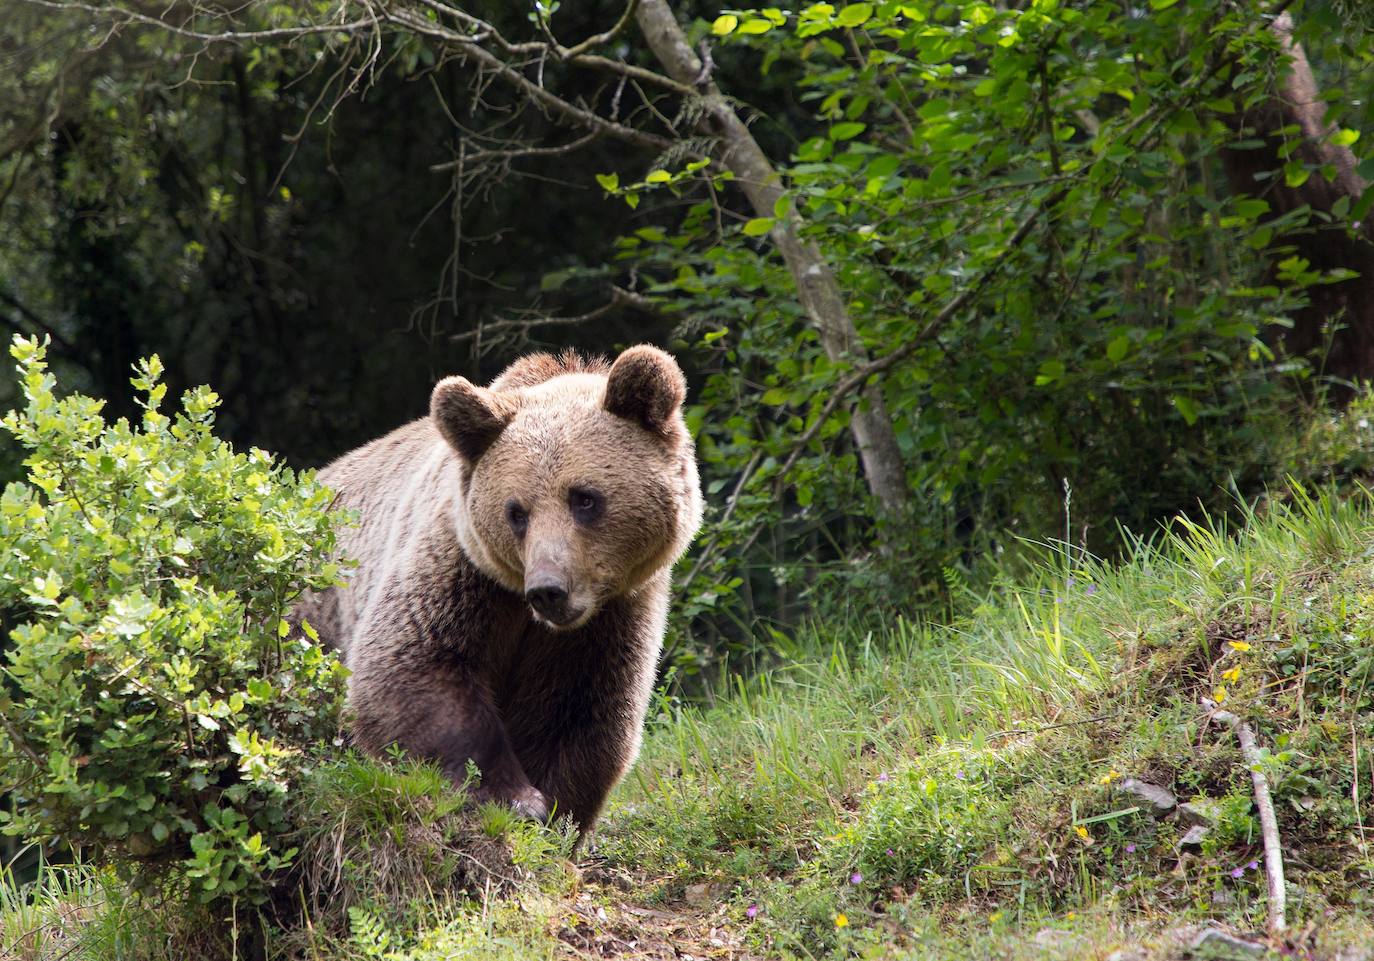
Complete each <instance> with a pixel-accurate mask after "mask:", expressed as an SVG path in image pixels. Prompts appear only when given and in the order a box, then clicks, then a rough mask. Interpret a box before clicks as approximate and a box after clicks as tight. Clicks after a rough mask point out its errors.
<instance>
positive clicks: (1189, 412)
mask: <svg viewBox="0 0 1374 961" xmlns="http://www.w3.org/2000/svg"><path fill="white" fill-rule="evenodd" d="M1169 402H1170V403H1172V404H1173V405H1174V407H1175V408H1176V409H1177V410H1178V412H1179V413H1180V414H1181V415H1183V420H1184V421H1185V422H1186V423H1187V424H1188V426H1189V427H1192V426H1193V425H1194V424H1196V423H1197V418H1198V410H1197V405H1196V404H1194V403H1193V402H1192V400H1190V399H1189V398H1187V397H1184V396H1183V395H1182V394H1175V395H1174V396H1172V397H1170V398H1169Z"/></svg>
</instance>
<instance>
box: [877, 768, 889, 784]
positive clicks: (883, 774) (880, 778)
mask: <svg viewBox="0 0 1374 961" xmlns="http://www.w3.org/2000/svg"><path fill="white" fill-rule="evenodd" d="M878 780H879V781H883V782H886V781H887V780H888V776H887V772H886V771H884V772H883V773H882V774H879V775H878Z"/></svg>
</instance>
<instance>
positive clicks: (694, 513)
mask: <svg viewBox="0 0 1374 961" xmlns="http://www.w3.org/2000/svg"><path fill="white" fill-rule="evenodd" d="M686 389H687V388H686V381H685V379H684V378H683V376H682V371H681V370H680V369H679V368H678V365H677V363H676V362H675V361H674V360H673V358H671V357H669V356H668V355H667V354H665V353H664V352H663V351H661V350H658V349H657V348H655V347H648V346H639V347H631V348H630V349H629V350H626V351H625V352H624V353H622V354H621V355H620V356H619V357H617V358H616V360H615V362H614V363H613V364H610V365H609V366H608V365H607V364H606V363H605V362H604V361H593V362H587V361H583V360H581V359H579V358H577V357H576V356H574V355H571V354H565V355H564V356H563V357H561V358H555V357H552V356H550V355H548V354H536V355H532V356H529V357H525V358H523V359H521V360H519V361H517V362H516V363H515V364H514V365H512V366H511V367H510V368H509V369H507V370H506V372H505V373H503V374H502V375H501V376H500V377H498V378H497V379H496V380H495V381H493V382H492V385H491V386H490V387H488V388H483V387H478V386H476V385H474V384H472V383H471V382H470V381H468V380H465V379H464V378H462V377H447V378H445V379H444V380H442V381H440V382H439V383H438V384H437V385H436V386H435V388H434V393H433V395H432V396H431V398H430V417H431V418H432V419H433V422H434V425H435V426H436V427H437V428H438V429H439V432H440V433H441V434H442V435H443V437H444V439H445V440H446V441H447V442H448V444H449V445H450V446H451V447H452V448H453V450H454V451H455V452H456V453H457V456H458V459H459V462H460V464H461V473H460V477H461V486H462V490H461V491H460V493H459V496H458V497H457V511H458V514H459V516H458V518H457V529H458V536H459V540H460V542H461V544H462V546H463V549H464V551H466V553H467V555H468V557H469V558H471V559H472V561H473V563H474V564H476V565H477V566H478V568H479V569H481V570H482V571H483V572H484V573H486V574H487V575H488V576H490V577H492V578H494V579H495V580H496V581H497V582H498V583H500V584H501V585H503V586H504V587H506V588H508V589H510V590H512V591H516V592H518V593H521V594H523V595H524V597H525V598H526V600H527V601H528V602H529V604H530V607H531V609H532V610H533V612H534V614H535V615H536V616H537V617H538V618H539V620H541V621H542V622H543V623H545V624H547V625H548V626H550V627H553V628H555V629H563V630H566V629H572V628H575V627H580V626H581V625H583V624H585V623H586V622H587V621H588V620H590V619H591V618H592V617H593V616H594V615H595V614H596V612H597V611H598V610H599V609H600V608H601V606H602V605H603V604H605V603H606V601H607V600H609V599H610V598H613V597H618V596H622V595H625V594H629V593H633V592H634V591H636V590H638V589H639V588H640V587H642V586H644V585H645V584H646V583H647V582H648V581H649V580H650V579H651V578H653V577H655V576H656V575H660V574H664V573H666V571H667V569H668V568H669V567H671V565H672V563H673V562H674V561H675V560H676V559H677V558H678V556H679V555H680V554H681V553H682V552H683V551H684V550H686V548H687V545H688V543H689V542H690V541H691V539H692V537H693V536H694V535H695V534H696V531H697V527H698V526H699V524H700V523H701V490H700V485H699V483H698V481H697V466H696V457H695V454H694V450H693V445H692V438H691V436H690V435H689V434H688V432H687V427H686V425H685V424H684V423H683V419H682V402H683V400H684V398H685V397H686Z"/></svg>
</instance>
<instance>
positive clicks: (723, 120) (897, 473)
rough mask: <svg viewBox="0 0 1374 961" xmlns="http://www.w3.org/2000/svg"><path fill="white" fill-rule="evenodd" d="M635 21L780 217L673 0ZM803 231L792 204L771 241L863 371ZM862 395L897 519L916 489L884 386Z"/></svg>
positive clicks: (867, 445)
mask: <svg viewBox="0 0 1374 961" xmlns="http://www.w3.org/2000/svg"><path fill="white" fill-rule="evenodd" d="M635 18H636V19H637V20H638V22H639V29H640V30H641V31H642V32H643V34H644V37H645V39H646V40H647V41H648V43H649V49H651V50H652V51H653V52H654V56H655V57H657V58H658V60H659V62H660V63H661V64H663V67H664V69H665V70H667V72H668V75H669V76H670V77H672V78H673V79H674V80H676V81H677V82H678V83H681V84H687V85H691V86H695V87H697V88H698V89H699V90H701V92H702V96H704V97H705V98H706V99H707V101H708V102H709V103H710V105H711V106H710V112H709V118H710V127H711V132H712V133H714V134H715V135H716V136H718V137H719V138H720V141H721V160H722V161H723V162H724V164H725V165H726V167H727V168H728V169H729V170H730V171H731V172H732V173H733V174H734V175H735V177H736V178H737V180H738V182H739V184H740V186H741V187H743V188H744V193H745V196H746V197H747V198H748V199H749V204H750V206H752V207H753V208H754V212H755V213H756V214H757V216H760V217H774V216H775V215H776V209H777V207H776V205H777V202H778V200H779V199H780V198H782V197H783V196H784V190H783V186H782V179H781V178H780V177H779V176H778V172H777V171H776V170H775V169H774V168H773V165H772V163H771V162H770V161H769V160H768V157H767V156H766V155H765V154H764V152H763V150H762V149H760V147H759V145H758V141H757V140H755V139H754V135H753V134H752V133H750V132H749V128H748V127H747V126H746V125H745V124H744V122H743V121H742V120H740V118H739V116H738V115H737V114H736V113H735V111H734V109H733V108H732V107H731V106H730V105H729V103H727V102H726V100H725V98H724V97H722V96H721V93H720V90H719V89H717V87H716V85H715V83H714V82H712V81H711V80H710V78H709V77H703V76H702V73H703V71H702V65H701V60H700V59H699V58H698V57H697V55H696V54H695V53H694V52H693V51H692V48H691V47H690V46H689V45H688V43H687V37H686V34H684V33H683V31H682V27H681V26H679V25H678V22H677V18H676V17H674V15H673V12H672V10H671V9H669V7H668V4H667V2H666V0H639V6H638V8H637V9H636V11H635ZM801 225H802V221H801V217H800V215H799V214H798V213H797V211H796V210H795V209H793V208H792V207H791V206H789V207H788V209H787V213H786V214H785V215H783V216H781V217H777V219H776V222H775V225H774V227H773V230H772V233H771V236H772V238H773V242H774V243H775V244H776V245H777V247H778V251H779V253H781V254H782V258H783V261H784V262H785V263H786V264H787V269H788V271H789V272H790V273H791V275H792V281H793V283H794V284H795V285H796V288H797V296H798V299H799V300H800V302H801V305H802V309H803V310H805V311H806V316H807V317H808V318H809V319H810V321H811V323H812V324H814V325H815V327H816V330H817V331H818V332H819V334H820V338H821V346H822V347H823V348H824V349H825V353H826V356H827V357H829V358H830V359H831V360H834V361H838V360H847V361H849V362H850V363H852V364H854V365H855V366H859V365H862V364H864V363H866V362H867V361H868V359H869V357H868V351H867V349H866V348H865V347H864V345H863V342H862V341H861V340H860V339H859V334H858V331H857V330H856V329H855V327H854V321H853V320H852V319H851V318H850V316H849V312H848V310H847V309H846V307H845V302H844V295H843V294H842V293H841V291H840V287H839V284H838V283H837V282H836V280H835V274H834V272H833V271H832V270H831V269H830V265H829V264H828V263H826V260H825V257H824V256H823V255H822V254H821V251H820V249H819V248H818V247H817V246H816V245H815V244H814V243H811V242H810V241H807V240H804V239H803V238H802V236H801V232H800V228H801ZM861 396H862V398H863V402H862V403H861V404H859V405H858V406H856V407H855V409H854V413H853V416H852V418H851V420H850V430H851V431H852V433H853V435H854V443H855V446H857V447H858V449H859V457H860V460H861V461H862V463H863V467H864V475H865V477H866V478H867V480H868V487H869V490H870V491H871V492H872V493H873V496H874V497H876V498H877V500H878V502H879V504H880V505H881V507H882V510H883V513H884V514H885V515H886V516H888V517H895V516H897V515H898V513H899V512H900V511H901V509H902V508H903V507H904V506H905V505H906V503H907V500H908V491H907V485H906V470H905V468H904V467H903V464H902V455H901V451H900V449H899V448H898V447H897V436H896V433H895V432H894V431H893V429H892V418H891V416H890V415H889V414H888V412H887V404H886V403H885V402H884V400H883V395H882V388H881V386H879V385H877V384H873V385H870V386H868V387H865V388H864V389H863V391H862V394H861Z"/></svg>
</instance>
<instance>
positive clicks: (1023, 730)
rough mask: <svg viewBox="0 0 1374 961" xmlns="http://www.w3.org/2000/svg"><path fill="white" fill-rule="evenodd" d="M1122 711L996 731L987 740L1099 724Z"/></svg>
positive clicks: (987, 736)
mask: <svg viewBox="0 0 1374 961" xmlns="http://www.w3.org/2000/svg"><path fill="white" fill-rule="evenodd" d="M1120 713H1121V712H1120V711H1112V712H1111V713H1108V714H1099V715H1098V716H1097V717H1086V718H1084V719H1083V720H1081V721H1064V722H1063V723H1060V724H1042V725H1041V726H1040V727H1019V728H1012V729H1011V730H1010V731H994V732H993V733H991V734H988V735H986V738H989V739H990V738H994V737H1013V736H1015V735H1017V734H1040V733H1042V732H1044V731H1057V730H1058V729H1059V728H1061V727H1078V726H1079V725H1082V724H1097V723H1099V722H1101V721H1106V720H1109V719H1111V718H1114V717H1116V716H1117V715H1119V714H1120Z"/></svg>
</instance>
